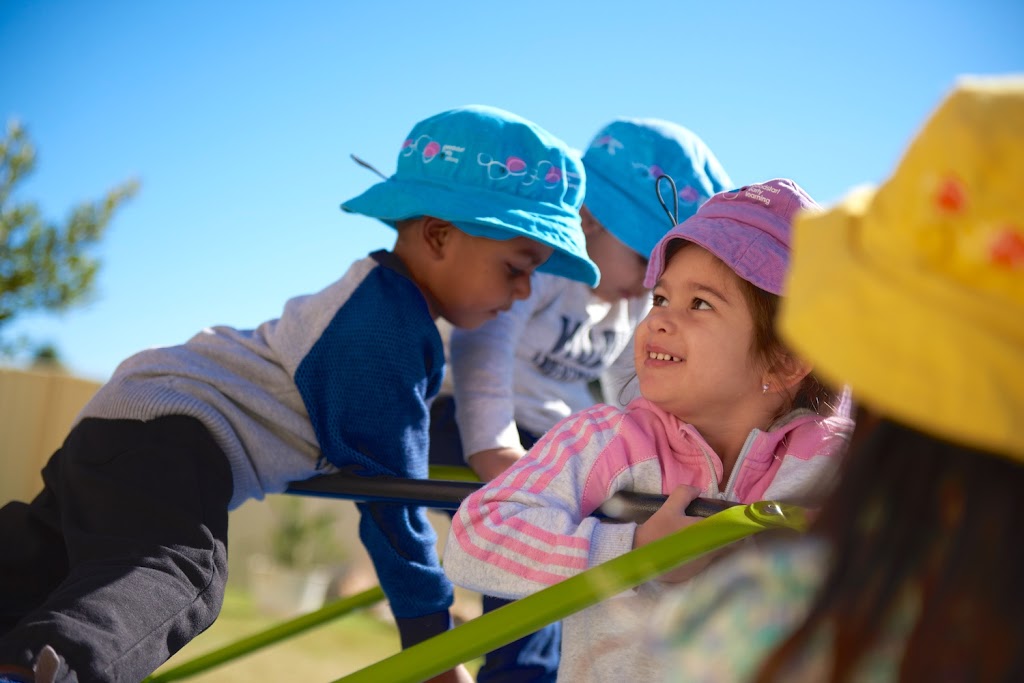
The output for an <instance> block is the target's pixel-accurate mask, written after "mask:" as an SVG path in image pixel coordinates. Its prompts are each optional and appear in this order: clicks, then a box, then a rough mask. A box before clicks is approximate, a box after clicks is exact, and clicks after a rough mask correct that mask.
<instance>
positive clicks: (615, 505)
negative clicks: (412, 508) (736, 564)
mask: <svg viewBox="0 0 1024 683" xmlns="http://www.w3.org/2000/svg"><path fill="white" fill-rule="evenodd" d="M481 486H483V484H482V483H480V482H470V481H445V480H438V479H403V478H399V477H361V476H358V475H354V474H347V473H340V474H325V475H322V476H319V477H313V478H312V479H306V480H305V481H295V482H292V483H291V484H289V485H288V488H287V490H286V491H285V493H292V494H297V495H304V496H319V497H322V498H338V499H342V500H353V501H359V502H372V503H397V504H401V505H416V506H424V507H429V508H434V509H437V510H456V509H458V507H459V504H460V503H462V501H463V500H465V499H466V498H467V497H468V496H469V494H471V493H473V492H474V491H476V490H477V489H479V488H480V487H481ZM664 502H665V496H662V495H658V494H652V493H636V492H634V491H619V492H618V493H616V494H615V495H614V496H612V497H611V498H610V499H609V500H608V501H606V502H605V504H604V505H602V506H601V507H600V508H598V510H596V511H595V512H594V513H593V514H594V515H595V516H597V517H602V518H606V519H612V520H615V521H621V522H643V521H644V520H646V519H647V518H648V517H650V516H651V515H652V514H654V512H655V511H656V510H657V509H658V508H660V507H661V506H662V504H663V503H664ZM733 505H739V503H735V502H732V501H727V500H718V499H715V498H696V499H695V500H694V501H693V502H692V503H690V505H689V506H688V507H687V508H686V514H688V515H690V516H692V517H710V516H711V515H713V514H715V513H716V512H721V511H722V510H724V509H726V508H728V507H732V506H733Z"/></svg>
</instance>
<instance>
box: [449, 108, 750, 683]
mask: <svg viewBox="0 0 1024 683" xmlns="http://www.w3.org/2000/svg"><path fill="white" fill-rule="evenodd" d="M583 165H584V168H585V169H586V174H587V193H586V198H585V202H584V206H583V207H582V210H581V215H582V221H583V232H584V234H585V235H586V246H587V252H588V253H589V255H590V257H591V258H592V259H593V261H594V262H595V263H596V264H597V265H598V268H599V269H600V273H601V281H600V283H599V284H598V285H597V286H596V287H595V286H593V285H588V284H586V283H584V282H580V281H579V279H578V278H577V279H575V280H573V279H568V278H565V277H559V276H558V274H550V273H539V274H537V275H536V276H535V277H534V278H533V288H532V293H531V295H530V296H529V297H528V298H527V299H525V300H523V301H519V302H517V303H516V304H515V305H514V306H513V307H512V308H511V310H510V311H509V312H508V313H506V314H502V315H501V316H498V317H497V318H496V319H494V320H492V321H489V322H487V323H485V324H484V325H481V326H479V327H477V328H474V329H471V330H470V329H466V330H454V331H453V332H452V335H451V343H450V354H451V369H452V380H453V385H454V409H453V407H452V400H451V398H449V397H447V396H443V397H441V398H440V400H438V401H436V402H435V405H434V407H433V408H432V416H433V417H434V418H435V424H434V426H433V427H432V441H431V458H432V461H436V462H443V461H448V460H451V459H452V458H453V457H454V458H455V459H457V458H459V457H460V456H461V457H464V458H465V459H466V462H468V464H469V466H470V467H471V468H473V470H474V471H476V473H477V474H478V475H479V476H480V478H481V479H483V480H484V481H489V480H490V479H492V478H494V477H495V476H497V475H498V474H500V473H501V472H502V471H504V469H505V468H506V467H508V466H509V465H511V464H512V463H514V462H515V461H516V460H518V459H519V458H520V457H521V456H522V455H523V454H524V453H525V452H526V449H527V448H529V447H530V446H531V445H533V443H534V442H535V441H536V440H537V439H538V438H540V436H541V435H543V434H544V432H546V431H547V430H548V429H550V428H551V427H553V426H554V425H555V424H556V423H558V422H559V421H560V420H562V419H563V418H565V417H568V416H569V415H570V414H572V413H574V412H577V411H580V410H583V409H585V408H588V407H590V406H591V405H593V403H594V402H595V396H594V394H593V393H592V390H591V385H592V384H593V383H597V382H600V384H601V388H602V390H603V394H604V401H605V402H606V403H611V404H616V405H618V404H620V396H619V394H620V393H621V392H622V391H623V389H624V386H623V385H624V384H625V382H626V380H628V379H630V378H631V377H633V376H634V373H633V362H632V343H631V342H632V334H633V329H634V327H635V326H636V324H637V322H639V321H640V320H642V319H643V317H644V316H645V315H646V314H647V311H648V309H649V308H650V305H651V303H650V295H649V294H648V291H647V289H646V288H645V287H644V284H643V280H644V274H645V272H646V268H647V257H648V255H649V254H650V253H651V250H652V249H653V248H654V246H655V244H657V243H658V240H659V239H661V237H662V236H663V235H664V234H665V233H666V232H668V230H669V228H671V227H672V221H670V220H669V218H668V216H667V215H666V213H665V210H664V209H663V207H662V206H661V204H660V202H659V201H658V195H657V194H656V191H655V183H656V182H657V178H658V177H659V176H661V175H668V176H669V177H671V178H672V179H673V182H674V183H675V190H676V192H677V197H675V198H673V197H672V193H671V190H670V189H669V188H670V186H669V185H668V184H667V183H664V184H663V185H662V190H663V195H666V196H665V199H666V200H667V203H668V206H669V207H670V208H676V204H678V213H679V216H678V218H677V220H676V221H675V222H676V223H679V222H682V221H684V220H685V219H687V218H689V217H690V216H692V215H693V214H694V213H695V212H696V211H697V208H698V207H700V206H701V204H703V203H704V202H705V201H707V200H708V199H709V198H710V197H711V196H712V195H714V194H715V193H717V192H721V191H723V190H726V189H728V188H730V187H732V181H731V180H730V179H729V176H728V175H727V174H726V172H725V170H724V169H723V168H722V165H721V164H720V163H719V161H718V159H717V158H716V157H715V155H714V154H713V153H712V152H711V150H710V149H709V148H708V146H707V145H706V144H705V143H704V141H703V140H701V139H700V138H699V137H698V136H697V135H695V134H694V133H693V132H692V131H690V130H689V129H687V128H684V127H683V126H680V125H678V124H675V123H671V122H669V121H663V120H658V119H633V118H620V119H616V120H614V121H612V122H610V123H609V124H608V125H606V126H605V127H604V128H603V129H601V131H599V132H598V134H597V135H596V136H594V139H593V141H592V142H591V143H590V147H589V148H588V149H587V151H586V154H585V155H584V157H583ZM622 403H624V401H622ZM453 411H454V415H455V421H456V423H457V430H456V429H453V428H452V427H451V418H450V415H451V414H452V412H453ZM446 418H447V428H446ZM442 449H445V450H446V451H447V452H442ZM506 602H507V601H504V600H500V599H497V598H492V597H485V598H484V611H491V610H493V609H496V608H497V607H500V606H501V605H503V604H505V603H506ZM558 629H559V625H558V624H554V625H552V626H549V627H547V628H545V629H543V630H542V631H540V632H538V633H536V634H534V635H532V636H530V637H527V638H525V639H523V640H521V641H518V642H516V643H513V644H511V645H508V646H506V647H504V648H502V649H501V650H499V651H497V652H495V653H492V654H491V655H490V656H488V658H487V661H486V662H485V663H484V666H483V668H481V670H480V672H479V674H478V678H477V680H478V681H479V683H495V682H497V681H502V680H516V681H527V680H529V681H553V680H554V679H555V673H556V670H557V667H558V659H559V657H558V645H559V642H560V638H559V630H558ZM513 672H514V673H513ZM510 676H511V677H510Z"/></svg>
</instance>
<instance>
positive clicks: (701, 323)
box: [634, 244, 764, 429]
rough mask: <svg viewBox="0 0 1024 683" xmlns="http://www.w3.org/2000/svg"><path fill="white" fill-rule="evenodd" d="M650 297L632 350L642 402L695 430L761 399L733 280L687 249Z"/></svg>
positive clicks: (749, 323) (706, 255)
mask: <svg viewBox="0 0 1024 683" xmlns="http://www.w3.org/2000/svg"><path fill="white" fill-rule="evenodd" d="M652 295H653V304H654V307H653V308H652V309H651V311H650V313H648V314H647V317H646V318H645V319H644V320H642V321H641V322H640V324H639V325H638V326H637V329H636V344H635V347H634V354H635V360H636V372H637V376H638V377H639V380H640V392H641V394H643V396H644V397H645V398H647V399H648V400H650V401H652V402H653V403H655V404H656V405H658V406H659V407H661V408H662V409H664V410H666V411H667V412H669V413H672V414H673V415H675V416H676V417H678V418H680V419H681V420H683V421H685V422H689V423H691V424H693V425H695V426H697V428H698V429H700V428H701V426H702V425H703V424H705V423H707V424H710V422H708V421H712V422H715V423H718V422H719V421H720V420H722V419H725V420H728V419H729V416H739V415H742V414H743V413H742V412H738V411H742V410H743V408H744V406H749V405H753V404H754V402H756V401H757V400H758V399H760V398H762V396H761V394H762V390H761V384H762V382H763V381H764V380H763V372H762V371H761V369H760V368H759V367H758V365H759V364H758V362H757V361H756V359H755V357H754V355H753V353H752V349H753V339H754V319H753V316H752V313H751V311H750V307H749V304H748V303H747V298H746V297H745V296H744V294H743V291H742V290H741V289H740V280H739V277H738V276H737V275H736V274H735V273H733V272H732V271H731V270H730V269H729V268H728V267H727V266H726V265H725V264H723V263H722V262H721V261H719V260H718V259H717V258H716V257H714V256H713V255H712V254H711V253H710V252H708V251H707V250H705V249H703V248H702V247H699V246H697V245H695V244H688V245H687V246H685V247H684V248H682V249H681V250H679V251H678V252H676V253H675V255H674V256H672V258H671V259H670V260H669V262H668V266H667V267H666V268H665V272H664V273H663V274H662V276H661V279H660V280H658V282H657V284H656V285H655V287H654V290H653V292H652Z"/></svg>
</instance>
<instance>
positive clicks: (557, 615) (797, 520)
mask: <svg viewBox="0 0 1024 683" xmlns="http://www.w3.org/2000/svg"><path fill="white" fill-rule="evenodd" d="M460 469H462V468H444V469H442V468H436V469H435V468H431V476H432V477H435V476H439V475H441V476H444V477H446V478H445V479H433V478H432V479H429V480H408V479H392V478H363V477H352V476H344V475H329V476H324V477H318V478H315V479H311V480H308V481H305V482H296V483H294V484H293V485H292V486H291V487H289V489H288V493H293V494H297V495H313V496H321V497H331V498H340V499H345V500H358V501H381V502H394V503H403V504H407V505H425V506H428V507H433V508H438V509H448V510H454V509H456V508H457V507H458V504H459V503H460V502H461V501H462V499H463V498H465V497H466V496H468V495H469V494H470V493H472V492H473V491H474V490H476V489H477V488H479V487H480V486H481V484H480V483H479V482H474V481H472V479H471V475H465V474H463V473H462V472H459V471H456V470H460ZM449 470H450V471H449ZM663 501H664V496H649V495H642V494H626V493H622V494H619V495H618V496H617V499H616V501H615V505H614V506H613V509H614V513H609V512H608V510H607V509H605V510H604V511H603V512H602V513H600V514H602V515H603V516H606V517H613V518H618V519H628V520H630V521H639V520H643V519H646V518H647V517H648V516H650V514H652V513H653V511H654V510H656V509H657V508H658V507H659V506H660V505H661V503H662V502H663ZM606 508H607V506H606ZM687 512H688V513H689V514H691V515H693V516H700V517H705V518H706V519H704V520H702V521H700V522H698V523H696V524H694V525H692V526H690V527H688V528H686V529H683V530H681V531H679V532H677V533H675V534H673V535H671V536H667V537H665V538H663V539H661V540H659V541H657V542H655V543H651V544H649V545H646V546H644V547H642V548H638V549H636V550H633V551H631V552H629V553H626V554H625V555H622V556H621V557H618V558H615V559H614V560H611V561H609V562H606V563H604V564H601V565H599V566H597V567H593V568H591V569H589V570H587V571H585V572H582V573H580V574H578V575H576V576H574V577H572V578H570V579H567V580H565V581H562V582H560V583H558V584H556V585H554V586H550V587H548V588H546V589H544V590H541V591H538V592H537V593H534V594H533V595H530V596H527V597H525V598H522V599H520V600H517V601H515V602H513V603H511V604H509V605H506V606H505V607H502V608H500V609H498V610H495V611H493V612H490V613H487V614H484V615H481V616H480V617H477V618H476V619H473V620H472V621H469V622H466V623H464V624H462V625H460V626H458V627H456V628H454V629H452V630H450V631H447V632H445V633H442V634H440V635H438V636H435V637H434V638H431V639H430V640H428V641H425V642H423V643H419V644H418V645H415V646H413V647H411V648H408V649H406V650H403V651H401V652H399V653H397V654H395V655H393V656H391V657H388V658H386V659H384V660H382V661H380V662H378V663H377V664H373V665H371V666H368V667H366V668H364V669H362V670H360V671H357V672H355V673H353V674H350V675H348V676H345V677H344V678H341V679H338V680H337V681H336V683H377V682H379V681H390V682H394V683H418V682H419V681H423V680H425V679H428V678H431V677H432V676H435V675H437V674H439V673H442V672H444V671H447V670H448V669H451V668H452V667H454V666H456V665H458V664H461V663H464V662H467V661H470V660H472V659H475V658H477V657H481V656H483V655H484V654H486V653H488V652H490V651H492V650H494V649H496V648H498V647H501V646H503V645H507V644H508V643H511V642H513V641H515V640H518V639H519V638H521V637H523V636H525V635H527V634H529V633H532V632H533V631H536V630H537V629H539V628H541V627H543V626H546V625H547V624H551V623H554V622H556V621H560V620H562V619H564V618H565V617H567V616H569V615H570V614H573V613H575V612H578V611H580V610H583V609H585V608H587V607H590V606H591V605H594V604H597V603H598V602H600V601H602V600H605V599H607V598H609V597H611V596H613V595H616V594H618V593H620V592H622V591H624V590H628V589H630V588H633V587H635V586H638V585H640V584H642V583H645V582H646V581H650V580H651V579H654V578H656V577H657V576H659V575H661V574H663V573H664V572H666V571H669V570H670V569H673V568H674V567H677V566H679V565H681V564H683V563H685V562H688V561H690V560H694V559H696V558H698V557H700V556H701V555H704V554H706V553H709V552H712V551H714V550H717V549H718V548H721V547H723V546H725V545H728V544H730V543H733V542H735V541H737V540H740V539H742V538H745V537H747V536H750V535H752V534H755V533H758V532H760V531H764V530H766V529H772V528H775V529H778V528H785V529H791V530H795V531H803V530H804V528H805V527H806V520H805V517H804V513H803V510H802V509H801V508H797V507H794V506H789V505H784V504H780V503H775V502H770V501H764V502H759V503H753V504H751V505H746V506H744V505H735V504H732V503H724V502H723V501H715V500H708V499H697V500H696V501H694V503H693V504H691V506H690V507H689V508H687ZM383 599H384V593H383V591H382V590H381V589H380V587H379V586H378V587H374V588H372V589H369V590H367V591H364V592H362V593H359V594H357V595H354V596H350V597H346V598H342V599H340V600H337V601H335V602H333V603H331V604H329V605H326V606H324V607H323V608H321V609H319V610H316V611H315V612H311V613H309V614H304V615H301V616H299V617H296V618H294V619H290V620H288V621H285V622H283V623H281V624H278V625H276V626H273V627H271V628H270V629H267V630H265V631H263V632H260V633H257V634H254V635H252V636H249V637H247V638H243V639H242V640H239V641H236V642H234V643H231V644H229V645H226V646H224V647H222V648H220V649H218V650H215V651H213V652H210V653H207V654H205V655H202V656H200V657H198V658H196V659H194V660H191V661H189V662H185V663H184V664H181V665H179V666H177V667H174V668H171V669H168V670H166V671H162V672H160V673H159V674H154V675H153V676H150V677H149V678H147V679H146V681H147V683H169V682H170V681H179V680H184V679H186V678H188V677H191V676H194V675H196V674H199V673H202V672H204V671H208V670H210V669H212V668H214V667H217V666H221V665H223V664H226V663H228V662H231V661H232V660H235V659H238V658H240V657H242V656H245V655H247V654H250V653H252V652H254V651H256V650H259V649H262V648H264V647H268V646H270V645H274V644H275V643H279V642H281V641H283V640H285V639H287V638H291V637H293V636H296V635H298V634H300V633H303V632H305V631H308V630H309V629H312V628H315V627H317V626H320V625H322V624H325V623H327V622H329V621H332V620H334V619H337V618H339V617H341V616H344V615H346V614H349V613H351V612H353V611H354V610H357V609H364V608H366V607H370V606H372V605H373V604H375V603H377V602H379V601H381V600H383Z"/></svg>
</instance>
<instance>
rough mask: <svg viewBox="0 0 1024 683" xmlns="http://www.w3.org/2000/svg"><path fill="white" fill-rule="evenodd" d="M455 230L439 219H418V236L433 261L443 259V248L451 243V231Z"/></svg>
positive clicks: (426, 217)
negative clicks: (420, 237)
mask: <svg viewBox="0 0 1024 683" xmlns="http://www.w3.org/2000/svg"><path fill="white" fill-rule="evenodd" d="M456 229H457V228H456V227H455V226H454V225H452V224H451V223H449V222H448V221H443V220H441V219H440V218H434V217H433V216H424V217H423V218H422V219H420V235H421V236H422V238H423V242H424V244H426V246H427V250H428V251H429V253H430V255H431V256H432V257H434V258H435V259H442V258H444V252H445V247H447V245H448V244H449V242H451V238H452V231H453V230H456Z"/></svg>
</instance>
